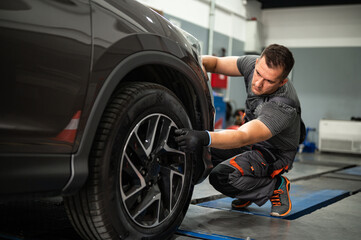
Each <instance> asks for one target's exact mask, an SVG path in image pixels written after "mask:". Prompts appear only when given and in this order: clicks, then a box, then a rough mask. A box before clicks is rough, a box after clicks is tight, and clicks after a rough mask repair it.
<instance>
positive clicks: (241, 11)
mask: <svg viewBox="0 0 361 240" xmlns="http://www.w3.org/2000/svg"><path fill="white" fill-rule="evenodd" d="M138 1H139V2H141V3H143V4H144V5H146V6H149V7H152V8H155V9H157V10H161V11H163V12H164V13H167V14H169V15H172V16H174V17H177V18H180V19H183V20H185V21H188V22H191V23H193V24H196V25H199V26H201V27H204V28H209V12H210V4H211V1H210V0H182V1H179V0H177V1H174V0H173V1H169V0H138ZM245 18H246V8H245V6H244V5H243V4H242V1H240V0H216V10H215V26H214V31H216V32H219V33H222V34H224V35H227V36H229V37H232V38H235V39H238V40H240V41H245V22H246V20H245Z"/></svg>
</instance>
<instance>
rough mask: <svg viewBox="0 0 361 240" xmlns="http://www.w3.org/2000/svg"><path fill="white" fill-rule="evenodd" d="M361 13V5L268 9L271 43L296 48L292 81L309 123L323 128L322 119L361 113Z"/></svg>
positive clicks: (266, 26) (266, 22) (265, 13)
mask: <svg viewBox="0 0 361 240" xmlns="http://www.w3.org/2000/svg"><path fill="white" fill-rule="evenodd" d="M360 13H361V5H345V6H328V7H312V8H310V7H305V8H289V9H277V10H264V11H263V16H262V17H263V18H262V22H263V24H264V36H265V41H266V45H268V44H271V43H279V44H283V45H285V46H288V47H289V48H290V49H291V51H292V52H293V53H294V57H295V60H296V64H295V67H294V70H293V73H292V80H293V82H294V85H295V87H296V89H297V92H298V95H299V98H300V101H301V104H302V111H303V113H302V114H303V118H304V120H305V123H306V125H307V126H310V127H315V128H316V129H317V130H318V123H319V120H320V119H336V120H350V118H351V117H352V116H358V117H360V116H361V107H360V106H361V75H360V74H359V68H360V66H361V65H360V63H361V14H360ZM317 133H318V132H316V134H314V138H315V139H316V140H317V138H318V134H317ZM316 142H317V141H316Z"/></svg>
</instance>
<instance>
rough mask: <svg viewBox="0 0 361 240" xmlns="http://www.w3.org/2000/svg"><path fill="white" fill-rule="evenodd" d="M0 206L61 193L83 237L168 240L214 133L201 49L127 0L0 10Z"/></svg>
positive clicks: (77, 0)
mask: <svg viewBox="0 0 361 240" xmlns="http://www.w3.org/2000/svg"><path fill="white" fill-rule="evenodd" d="M0 34H1V36H0V45H1V65H0V68H1V88H0V98H1V101H0V201H2V202H8V201H10V202H11V201H14V200H19V199H20V200H21V199H34V198H35V199H37V198H44V197H54V196H61V197H62V198H63V201H64V204H65V206H66V209H67V213H68V216H69V219H70V221H71V222H72V224H73V225H74V227H75V229H76V230H77V232H78V233H79V235H80V236H81V237H83V238H84V239H119V238H121V239H125V238H128V239H143V238H144V239H165V238H167V237H169V236H171V235H172V234H173V233H174V232H175V231H176V229H177V227H178V226H179V225H180V224H181V222H182V220H183V218H184V216H185V214H186V211H187V209H188V206H189V204H190V200H191V196H192V191H193V187H194V185H195V184H197V183H200V182H202V181H203V180H204V179H205V178H206V177H207V175H208V173H209V172H210V170H211V168H212V164H211V160H210V159H211V158H210V149H209V148H208V147H202V148H200V149H198V150H197V151H195V152H193V153H185V152H183V151H180V149H179V148H178V146H177V144H176V143H175V141H174V139H173V132H174V130H175V129H179V128H191V129H198V130H205V129H208V130H213V128H214V106H213V103H212V93H211V88H210V83H209V81H208V77H207V76H206V75H205V73H204V72H203V71H202V67H201V66H202V65H201V58H200V55H201V52H200V51H201V50H200V47H199V43H198V41H197V40H196V39H195V38H194V37H193V36H192V35H190V34H189V33H187V32H185V31H183V30H181V29H180V28H178V27H176V26H174V25H173V24H171V23H170V22H169V21H167V20H166V19H165V18H163V17H162V16H161V15H159V14H158V13H156V12H155V11H153V10H151V9H150V8H148V7H146V6H143V5H142V4H140V3H139V2H137V1H130V0H47V1H43V0H16V1H14V0H4V1H1V3H0Z"/></svg>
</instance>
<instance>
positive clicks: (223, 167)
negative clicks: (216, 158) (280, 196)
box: [209, 151, 276, 206]
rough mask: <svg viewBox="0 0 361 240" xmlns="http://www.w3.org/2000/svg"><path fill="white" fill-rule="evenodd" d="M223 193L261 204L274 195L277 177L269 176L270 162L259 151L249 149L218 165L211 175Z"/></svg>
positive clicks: (213, 182) (215, 184)
mask: <svg viewBox="0 0 361 240" xmlns="http://www.w3.org/2000/svg"><path fill="white" fill-rule="evenodd" d="M209 181H210V183H211V184H212V185H213V187H214V188H215V189H216V190H218V191H220V192H221V193H223V194H225V195H227V196H230V197H236V198H238V199H240V200H243V201H251V202H254V203H256V204H257V205H259V206H261V205H263V204H264V203H266V202H267V201H268V199H269V198H270V197H271V196H272V195H273V193H274V189H275V184H276V179H272V178H270V177H269V176H268V164H267V162H266V161H265V160H264V159H263V157H262V156H261V154H259V153H258V152H257V151H247V152H244V153H242V154H240V155H237V156H236V157H233V158H231V159H229V160H226V161H224V162H222V163H221V164H219V165H217V166H216V167H215V168H214V169H213V170H212V172H211V173H210V175H209Z"/></svg>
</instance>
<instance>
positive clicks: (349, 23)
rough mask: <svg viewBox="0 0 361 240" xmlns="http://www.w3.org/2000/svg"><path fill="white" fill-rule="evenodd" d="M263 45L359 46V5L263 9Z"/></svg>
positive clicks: (360, 36)
mask: <svg viewBox="0 0 361 240" xmlns="http://www.w3.org/2000/svg"><path fill="white" fill-rule="evenodd" d="M262 22H263V26H264V28H263V29H264V37H265V45H266V46H267V45H269V44H271V43H279V44H283V45H285V46H287V47H345V46H349V47H358V46H361V5H343V6H327V7H300V8H286V9H270V10H264V11H263V15H262Z"/></svg>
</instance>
